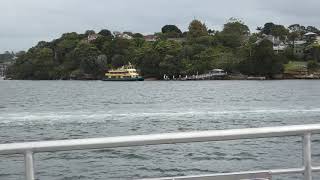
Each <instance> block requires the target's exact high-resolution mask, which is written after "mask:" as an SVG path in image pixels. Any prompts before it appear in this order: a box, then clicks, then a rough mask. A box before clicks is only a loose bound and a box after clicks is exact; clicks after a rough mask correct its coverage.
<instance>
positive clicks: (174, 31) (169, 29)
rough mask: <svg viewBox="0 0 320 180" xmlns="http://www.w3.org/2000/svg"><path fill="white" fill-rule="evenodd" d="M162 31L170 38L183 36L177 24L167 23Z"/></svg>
mask: <svg viewBox="0 0 320 180" xmlns="http://www.w3.org/2000/svg"><path fill="white" fill-rule="evenodd" d="M161 32H162V33H163V34H164V35H165V36H166V37H168V38H178V37H181V36H182V32H181V30H180V29H179V28H178V27H177V26H176V25H165V26H163V27H162V29H161Z"/></svg>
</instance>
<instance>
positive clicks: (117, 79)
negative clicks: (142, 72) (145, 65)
mask: <svg viewBox="0 0 320 180" xmlns="http://www.w3.org/2000/svg"><path fill="white" fill-rule="evenodd" d="M102 81H144V78H143V77H138V78H105V79H103V80H102Z"/></svg>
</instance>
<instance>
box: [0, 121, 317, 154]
mask: <svg viewBox="0 0 320 180" xmlns="http://www.w3.org/2000/svg"><path fill="white" fill-rule="evenodd" d="M305 133H313V134H319V133H320V124H313V125H296V126H282V127H265V128H250V129H233V130H215V131H200V132H181V133H166V134H154V135H138V136H120V137H107V138H91V139H73V140H58V141H42V142H26V143H12V144H0V154H22V153H24V152H25V151H26V150H29V151H32V152H33V153H37V152H55V151H71V150H84V149H103V148H116V147H132V146H145V145H160V144H177V143H192V142H209V141H227V140H239V139H255V138H270V137H283V136H297V135H303V134H305Z"/></svg>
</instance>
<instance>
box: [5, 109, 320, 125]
mask: <svg viewBox="0 0 320 180" xmlns="http://www.w3.org/2000/svg"><path fill="white" fill-rule="evenodd" d="M310 112H313V113H320V108H315V109H257V110H233V111H203V110H199V111H195V110H192V111H183V112H181V111H180V112H132V113H116V112H40V113H29V112H22V113H8V114H5V113H1V114H0V124H6V123H10V124H11V123H13V124H15V123H20V124H21V123H52V122H96V121H105V120H110V119H125V120H130V119H135V118H144V117H159V119H161V118H162V117H173V118H175V117H176V118H177V117H185V116H206V115H207V116H232V115H237V114H239V115H242V114H243V115H264V114H279V113H282V114H283V115H288V114H299V113H310Z"/></svg>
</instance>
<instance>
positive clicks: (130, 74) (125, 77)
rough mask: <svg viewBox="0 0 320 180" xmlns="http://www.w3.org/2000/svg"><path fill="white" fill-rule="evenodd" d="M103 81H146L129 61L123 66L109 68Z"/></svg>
mask: <svg viewBox="0 0 320 180" xmlns="http://www.w3.org/2000/svg"><path fill="white" fill-rule="evenodd" d="M103 81H144V78H143V77H142V76H140V75H139V73H138V72H137V70H136V68H135V67H134V66H133V65H132V64H131V63H129V65H126V66H122V67H121V68H118V69H112V70H109V71H108V72H107V73H106V74H105V78H104V79H103Z"/></svg>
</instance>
